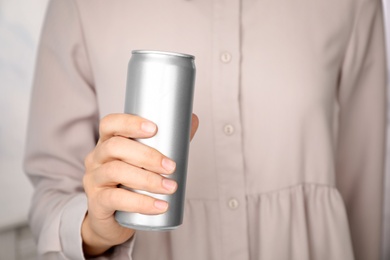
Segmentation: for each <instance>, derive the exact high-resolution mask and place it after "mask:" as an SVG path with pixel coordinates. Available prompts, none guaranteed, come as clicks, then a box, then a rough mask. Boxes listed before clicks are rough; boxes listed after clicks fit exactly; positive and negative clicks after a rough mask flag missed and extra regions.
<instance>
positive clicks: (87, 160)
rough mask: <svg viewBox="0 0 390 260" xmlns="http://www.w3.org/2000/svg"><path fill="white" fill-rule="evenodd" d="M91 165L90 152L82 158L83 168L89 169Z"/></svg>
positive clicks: (91, 156)
mask: <svg viewBox="0 0 390 260" xmlns="http://www.w3.org/2000/svg"><path fill="white" fill-rule="evenodd" d="M92 164H93V152H90V153H88V154H87V156H85V158H84V167H85V169H89V168H90V167H91V166H92Z"/></svg>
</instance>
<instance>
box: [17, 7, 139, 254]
mask: <svg viewBox="0 0 390 260" xmlns="http://www.w3.org/2000/svg"><path fill="white" fill-rule="evenodd" d="M98 120H99V111H98V106H97V101H96V93H95V89H94V82H93V72H92V70H91V67H90V64H89V60H88V53H87V48H86V46H85V42H84V39H83V27H82V24H81V22H80V19H79V15H78V10H77V6H76V3H75V2H73V1H69V0H53V1H51V2H50V3H49V6H48V10H47V14H46V20H45V23H44V26H43V30H42V35H41V41H40V46H39V50H38V57H37V64H36V71H35V78H34V83H33V90H32V96H31V104H30V118H29V124H28V131H27V143H26V154H25V160H24V168H25V171H26V174H27V175H28V177H29V178H30V180H31V182H32V183H33V185H34V188H35V191H34V195H33V200H32V206H31V209H30V225H31V229H32V231H33V233H34V235H35V237H36V238H37V243H38V254H39V255H40V257H41V258H43V259H84V256H83V251H82V239H81V224H82V221H83V219H84V216H85V214H86V212H87V199H86V196H85V193H84V189H83V186H82V178H83V175H84V158H85V156H86V155H87V154H88V153H89V152H90V151H91V150H92V149H93V148H94V146H95V144H96V141H97V138H98V134H97V128H98ZM131 243H132V241H129V242H127V243H125V244H124V245H121V246H118V247H116V248H115V249H114V250H113V251H114V252H113V253H112V255H111V256H110V259H113V258H112V257H113V256H117V257H118V258H119V259H130V252H131V247H132V244H131ZM115 258H116V257H115ZM99 259H105V257H99Z"/></svg>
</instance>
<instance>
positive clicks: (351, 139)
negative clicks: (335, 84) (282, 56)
mask: <svg viewBox="0 0 390 260" xmlns="http://www.w3.org/2000/svg"><path fill="white" fill-rule="evenodd" d="M382 16H383V13H382V6H381V2H380V1H379V0H363V1H360V5H359V7H358V10H357V12H356V17H355V23H354V28H353V31H352V34H351V36H350V42H349V45H348V48H347V51H346V55H345V58H344V63H343V67H342V72H341V77H340V86H339V90H338V101H339V122H338V126H339V127H338V129H339V131H338V148H337V177H336V180H337V186H338V188H339V190H340V192H341V194H342V196H343V199H344V201H345V204H346V208H347V214H348V218H349V223H350V231H351V236H352V243H353V247H354V253H355V257H356V259H357V260H359V259H362V260H363V259H373V260H374V259H379V255H380V244H381V243H380V238H381V229H382V225H381V223H382V221H381V220H382V209H383V204H382V203H383V177H384V159H385V144H386V141H385V133H386V64H385V56H386V55H385V40H384V29H383V17H382Z"/></svg>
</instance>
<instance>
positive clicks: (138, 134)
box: [99, 114, 157, 142]
mask: <svg viewBox="0 0 390 260" xmlns="http://www.w3.org/2000/svg"><path fill="white" fill-rule="evenodd" d="M156 132H157V126H156V125H155V124H154V123H153V122H150V121H148V120H146V119H144V118H141V117H138V116H135V115H131V114H110V115H107V116H105V117H104V118H103V119H102V120H100V125H99V135H100V139H99V142H104V141H106V140H107V139H109V138H111V137H112V136H123V137H127V138H147V137H152V136H154V135H155V134H156Z"/></svg>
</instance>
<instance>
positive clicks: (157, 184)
mask: <svg viewBox="0 0 390 260" xmlns="http://www.w3.org/2000/svg"><path fill="white" fill-rule="evenodd" d="M198 123H199V120H198V118H197V116H196V115H193V116H192V127H191V139H192V137H193V136H194V134H195V132H196V130H197V128H198ZM157 131H158V130H157V126H156V125H155V124H154V123H152V122H150V121H148V120H146V119H143V118H140V117H137V116H134V115H129V114H111V115H108V116H106V117H104V118H103V119H102V120H101V121H100V126H99V134H100V139H99V141H98V143H97V145H96V147H95V149H94V150H93V151H92V152H91V153H89V154H88V156H87V157H86V159H85V169H86V173H85V176H84V179H83V182H84V189H85V192H86V194H87V197H88V212H87V214H86V216H85V218H84V222H83V224H82V228H81V235H82V238H83V249H84V254H85V255H87V256H95V255H100V254H102V253H104V252H105V251H107V250H108V249H109V248H111V247H112V246H114V245H119V244H121V243H124V242H125V241H127V240H128V239H129V238H131V237H132V236H133V234H134V232H135V231H134V230H132V229H128V228H124V227H122V226H120V225H119V224H118V223H117V222H116V220H115V218H114V213H115V211H116V210H121V211H129V212H138V213H142V214H161V213H164V212H165V211H166V210H167V209H168V204H167V202H165V201H161V200H158V199H155V198H152V197H149V196H146V195H142V194H138V193H135V192H132V191H129V190H125V189H121V188H118V187H117V186H118V184H122V185H124V186H126V187H129V188H133V189H138V190H145V191H148V192H152V193H159V194H172V193H174V192H175V191H176V189H177V183H176V182H175V181H174V180H171V179H167V178H165V177H163V176H162V175H161V174H171V173H173V172H174V171H175V166H176V163H175V162H174V161H172V160H171V159H169V158H167V157H166V156H164V155H163V154H161V153H160V152H159V151H157V150H156V149H154V148H151V147H148V146H146V145H144V144H141V143H139V142H137V141H134V140H132V139H134V138H150V137H153V136H154V135H155V134H156V133H157Z"/></svg>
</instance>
